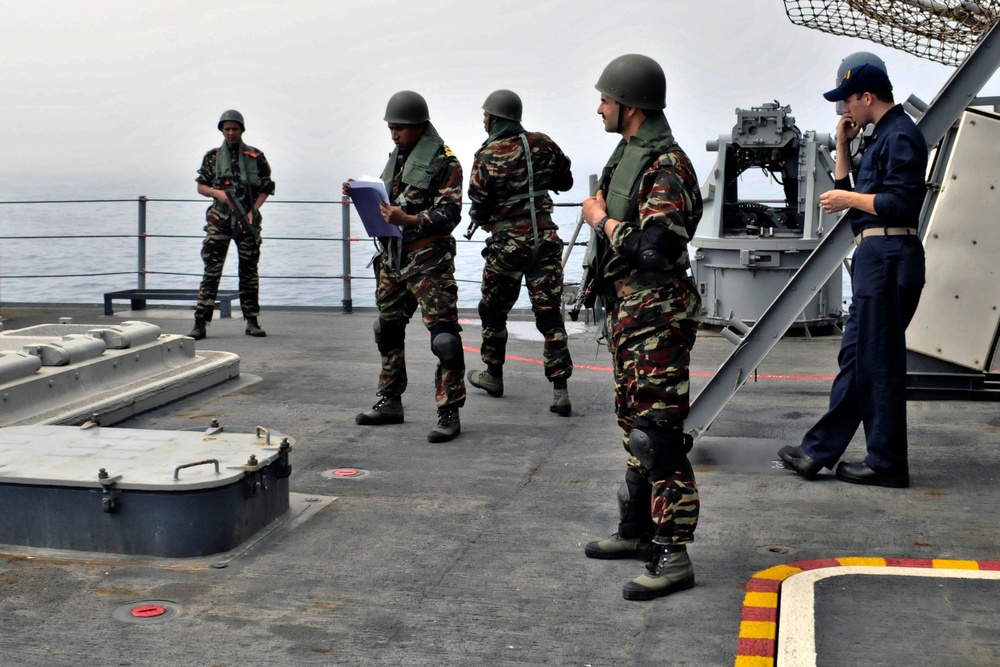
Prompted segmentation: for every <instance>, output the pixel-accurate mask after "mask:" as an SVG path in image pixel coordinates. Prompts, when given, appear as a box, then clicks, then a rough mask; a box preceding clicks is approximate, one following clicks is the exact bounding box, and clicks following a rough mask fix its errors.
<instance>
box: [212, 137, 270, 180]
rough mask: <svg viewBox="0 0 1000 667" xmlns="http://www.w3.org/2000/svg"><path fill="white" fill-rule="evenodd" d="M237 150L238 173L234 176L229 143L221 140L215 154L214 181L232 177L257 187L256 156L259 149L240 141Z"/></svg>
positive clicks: (258, 176)
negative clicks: (220, 144)
mask: <svg viewBox="0 0 1000 667" xmlns="http://www.w3.org/2000/svg"><path fill="white" fill-rule="evenodd" d="M237 150H238V151H239V161H240V175H239V176H236V175H235V174H234V173H233V157H232V153H231V152H230V150H229V144H227V143H225V142H223V143H222V147H221V148H219V150H218V152H217V153H216V154H215V179H216V181H220V180H229V179H232V180H234V181H236V182H237V183H249V184H250V186H251V187H253V188H259V187H260V173H259V171H258V169H257V156H258V155H259V154H260V151H259V150H257V149H256V148H254V147H253V146H247V145H246V144H245V143H243V142H242V141H241V142H240V145H239V148H238V149H237Z"/></svg>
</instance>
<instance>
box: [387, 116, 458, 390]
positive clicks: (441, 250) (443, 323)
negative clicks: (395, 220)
mask: <svg viewBox="0 0 1000 667" xmlns="http://www.w3.org/2000/svg"><path fill="white" fill-rule="evenodd" d="M430 136H433V137H435V138H438V137H437V133H436V131H435V130H434V129H433V126H432V125H431V124H430V123H429V122H428V124H427V130H426V131H425V134H424V137H425V138H428V137H430ZM438 139H439V138H438ZM411 154H412V153H411ZM393 155H394V156H395V159H393V157H390V162H389V164H388V165H387V166H386V174H385V175H389V174H391V183H390V187H389V188H388V194H389V201H390V202H391V203H392V204H393V205H395V206H399V207H400V208H402V209H403V212H404V213H407V214H409V215H416V216H417V217H418V218H419V221H420V222H419V224H418V225H417V226H415V227H406V228H404V229H403V230H402V232H403V237H402V239H397V238H392V239H390V238H380V239H379V240H380V243H381V248H380V250H379V254H378V255H377V256H376V258H375V278H376V288H375V303H376V305H377V306H378V311H379V319H378V324H377V326H378V334H377V337H376V338H377V341H378V348H379V352H380V353H381V356H382V371H381V374H380V375H379V387H378V388H379V393H381V394H391V395H397V396H398V395H400V394H402V393H403V392H404V391H406V386H407V376H406V360H405V347H404V342H403V341H404V337H405V333H406V325H407V324H408V323H409V321H410V318H411V317H412V316H413V313H414V312H416V309H417V306H418V305H419V306H420V310H421V313H422V319H423V324H424V326H425V327H427V329H428V331H430V333H431V338H432V340H433V339H434V337H435V336H437V335H438V334H440V333H447V334H452V335H454V336H456V337H457V338H458V341H459V347H458V351H457V355H456V356H455V358H453V359H451V360H449V361H440V360H439V362H438V365H437V368H436V370H435V372H434V385H435V402H436V403H437V406H438V408H439V409H440V408H451V407H454V408H458V407H462V406H463V405H464V404H465V379H464V378H463V374H464V372H465V358H464V355H463V354H462V350H461V338H460V334H459V332H460V331H461V330H462V328H461V326H459V324H458V284H457V283H456V282H455V238H454V237H453V236H452V235H451V232H452V230H454V229H455V226H456V225H457V224H458V222H459V220H460V219H461V207H462V166H461V165H460V164H459V162H458V158H456V157H455V155H454V153H452V152H451V150H450V149H449V148H448V147H447V146H443V145H442V147H441V148H440V150H438V151H437V153H436V154H435V155H434V158H433V160H432V161H431V163H430V165H429V166H428V167H427V172H428V173H429V174H430V181H429V185H428V187H426V188H421V187H415V186H414V185H412V184H406V183H404V182H403V174H404V167H405V166H406V161H407V158H408V157H409V156H407V155H403V154H398V155H397V154H396V152H394V153H393Z"/></svg>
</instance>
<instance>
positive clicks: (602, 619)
mask: <svg viewBox="0 0 1000 667" xmlns="http://www.w3.org/2000/svg"><path fill="white" fill-rule="evenodd" d="M0 314H2V315H3V317H4V319H5V322H4V326H5V328H6V329H7V330H10V329H14V328H21V327H25V326H32V325H35V324H42V323H53V322H56V321H58V318H59V317H67V316H69V317H73V318H74V321H75V322H77V323H88V324H89V323H95V324H106V323H109V322H118V321H123V320H129V319H142V320H146V321H149V322H152V323H154V324H157V325H159V326H160V327H162V328H163V331H164V332H165V333H186V332H187V331H188V330H189V329H190V326H191V323H192V321H191V313H190V311H183V310H167V309H164V310H157V309H151V310H148V311H143V312H128V311H122V312H118V313H116V314H115V315H114V316H113V317H105V316H104V315H103V312H102V309H101V308H100V307H99V306H93V307H90V308H62V307H52V308H45V309H19V308H14V307H5V308H4V310H3V311H2V313H0ZM372 318H373V315H372V313H370V312H369V313H355V314H353V315H343V314H340V313H338V312H332V311H331V312H324V311H275V310H269V311H265V312H264V313H263V316H262V317H261V324H262V326H263V327H264V328H265V329H266V330H267V332H268V337H267V338H263V339H255V338H251V337H249V336H245V335H244V334H243V323H242V321H240V320H239V319H233V320H218V321H217V322H215V323H213V325H212V327H211V328H210V329H209V338H207V339H206V340H204V341H200V342H199V347H200V348H203V349H207V350H223V351H230V352H235V353H237V354H239V356H240V359H241V362H240V364H241V371H242V377H241V379H240V380H239V381H236V382H231V383H227V384H225V385H222V386H220V387H218V388H216V389H212V390H209V391H207V392H204V393H202V394H200V395H197V396H194V397H190V398H187V399H184V400H182V401H180V402H177V403H174V404H172V405H169V406H166V407H164V408H160V409H157V410H155V411H153V412H150V413H147V414H145V415H142V416H140V417H138V418H136V419H133V420H130V421H129V422H126V423H124V424H122V425H123V426H129V427H133V428H151V429H186V428H193V427H201V426H207V425H208V423H209V421H210V420H211V419H212V418H218V419H219V420H220V421H221V422H222V423H223V424H233V425H253V424H262V425H265V426H269V427H271V428H274V429H277V430H279V431H281V432H283V433H287V434H289V435H291V436H293V437H294V438H295V440H296V443H297V444H296V448H295V451H294V452H293V453H292V458H291V462H292V466H293V469H292V477H291V489H292V492H293V493H294V494H296V495H297V496H301V497H304V498H308V497H315V498H318V499H322V500H323V501H324V502H325V501H326V499H328V498H330V497H335V498H336V499H335V500H334V501H332V502H330V503H329V504H327V505H325V507H324V509H323V510H322V511H318V512H315V513H313V514H311V515H309V516H308V518H306V519H305V520H303V521H302V522H301V523H299V524H298V525H296V526H294V527H289V528H288V529H285V530H279V531H277V532H276V533H275V534H274V535H273V536H271V537H269V538H267V539H265V540H263V541H262V542H261V543H260V544H259V545H256V546H255V547H254V548H252V549H249V550H248V551H246V552H245V553H242V554H240V555H239V557H237V558H234V559H232V560H231V561H229V562H228V564H227V566H226V567H221V568H216V567H211V564H210V563H206V562H204V561H197V562H192V563H189V564H187V565H185V564H184V563H163V562H157V561H155V560H149V559H145V560H143V559H125V558H112V557H102V556H97V557H92V558H89V559H87V560H80V559H65V558H62V557H61V556H62V555H61V554H31V555H32V556H33V557H31V558H25V557H23V555H16V553H15V554H14V555H10V554H9V555H7V556H6V557H3V558H0V627H3V629H4V630H3V632H2V633H0V656H3V657H2V658H0V664H4V665H6V664H12V665H26V666H27V665H78V664H105V665H139V664H154V665H173V664H199V665H271V664H284V665H487V664H488V665H580V666H584V665H592V666H594V667H597V666H606V665H650V666H652V665H662V664H671V665H677V666H680V665H686V666H690V667H703V666H712V665H733V664H742V665H766V664H772V662H769V661H767V660H766V659H764V658H760V659H753V658H748V657H746V655H745V653H743V648H745V647H746V646H749V645H751V644H752V643H751V644H748V643H746V642H742V643H741V640H740V636H741V631H742V630H741V628H742V627H745V626H741V619H742V617H743V614H744V603H745V598H746V596H747V593H746V588H747V584H748V582H749V581H751V579H752V578H753V577H754V576H755V574H757V573H760V572H762V571H768V570H772V569H773V568H779V569H780V568H781V567H782V566H787V565H794V564H795V563H801V562H804V561H815V560H821V559H844V558H848V557H860V558H868V559H871V558H875V559H878V558H882V559H886V558H888V559H913V560H927V559H940V560H955V561H963V562H976V563H979V562H990V561H997V560H1000V519H998V515H997V511H996V506H997V499H998V496H1000V486H998V480H1000V437H998V434H1000V412H998V410H997V405H996V404H994V403H956V402H911V403H910V404H909V412H910V443H911V444H910V470H911V478H912V486H911V488H909V489H903V490H893V489H882V488H867V487H859V486H853V485H848V484H843V483H841V482H839V481H837V480H835V479H834V478H833V477H832V474H829V473H826V474H821V476H820V478H819V479H818V480H817V481H814V482H807V481H804V480H802V479H800V478H799V477H797V476H795V475H793V474H791V473H789V472H787V471H784V470H782V469H781V468H780V465H779V464H778V463H777V456H776V451H777V449H778V447H780V446H781V445H784V444H792V443H795V442H797V440H798V438H800V437H801V435H802V433H803V432H804V431H805V430H806V429H807V428H808V427H809V426H811V424H812V422H813V421H814V420H815V419H816V418H817V417H818V416H819V415H820V414H821V413H822V412H823V410H824V408H825V406H826V404H827V398H828V391H829V386H830V379H831V377H832V375H833V374H834V373H835V371H836V355H837V349H838V347H839V340H838V339H836V338H814V339H786V340H783V341H781V342H780V343H779V344H778V345H777V347H776V348H775V350H774V351H773V352H772V353H771V355H770V356H769V357H768V359H767V360H766V361H765V362H764V364H762V366H761V367H760V369H758V371H759V372H758V378H757V381H756V382H753V381H751V383H749V384H748V385H747V386H745V387H744V388H743V389H742V390H740V392H739V393H738V394H737V395H736V397H735V398H734V400H733V401H732V402H731V403H730V405H729V407H728V408H727V409H726V410H725V411H724V412H723V413H722V414H721V415H720V417H719V418H718V420H717V421H716V422H715V424H714V425H713V427H712V428H711V429H710V430H709V432H708V434H707V435H706V436H705V437H704V438H702V440H701V441H699V443H698V444H696V446H695V451H694V453H693V461H694V463H695V468H696V471H697V475H698V482H699V486H700V489H701V497H702V514H701V522H700V525H699V527H698V531H697V534H696V542H695V543H694V544H693V545H692V546H691V547H690V554H691V558H692V561H693V562H694V565H695V569H696V576H697V581H698V585H697V586H696V587H695V588H694V589H692V590H690V591H685V592H682V593H678V594H676V595H673V596H669V597H666V598H661V599H659V600H655V601H652V602H627V601H625V600H623V599H622V597H621V586H622V584H624V583H625V582H626V581H628V580H630V579H632V578H633V577H635V576H637V575H638V574H639V573H640V571H641V570H642V565H641V564H640V563H638V562H634V561H617V562H616V561H597V560H589V559H587V558H585V557H584V556H583V551H582V546H583V544H584V543H585V542H587V541H590V540H593V539H598V538H601V537H603V536H606V535H607V534H609V533H611V532H613V531H614V529H615V527H616V524H617V506H616V501H615V493H616V490H617V488H618V486H619V484H620V483H621V481H622V478H623V473H624V461H625V456H624V453H623V451H622V449H621V447H620V435H619V431H618V428H617V426H616V424H615V420H614V417H613V414H612V391H613V388H612V379H611V373H610V369H609V367H610V359H609V355H608V353H607V351H606V349H604V348H603V347H601V346H599V345H598V344H597V343H595V342H594V337H595V334H594V331H593V328H590V329H585V328H581V329H579V330H577V331H576V332H575V333H573V335H572V336H571V343H570V345H571V351H572V353H573V357H574V361H575V363H576V365H577V369H576V371H575V374H574V376H573V378H572V380H571V381H570V395H571V398H572V401H573V408H574V411H573V414H572V416H571V417H568V418H564V417H559V416H557V415H554V414H552V413H550V412H549V410H548V401H549V398H550V395H551V390H550V387H549V385H548V383H547V382H545V380H544V377H543V374H542V369H541V366H540V364H539V363H538V359H539V358H540V356H541V343H540V341H538V340H537V334H535V333H534V326H533V323H531V322H520V323H518V325H517V327H516V330H517V331H518V335H512V336H511V340H510V344H509V350H508V352H509V355H510V361H509V362H508V365H507V368H506V372H505V391H506V393H505V395H504V397H503V398H500V399H495V398H491V397H489V396H487V395H486V394H485V393H483V392H479V391H478V390H475V389H473V388H471V387H470V395H469V400H468V403H467V405H466V407H465V408H464V409H463V410H462V412H461V419H462V435H461V436H460V437H459V438H457V439H456V440H454V441H452V442H449V443H444V444H430V443H428V442H427V440H426V435H427V433H428V431H429V430H430V428H431V427H432V426H433V424H434V422H435V408H434V400H433V383H432V373H433V367H434V363H435V361H436V360H435V358H434V357H433V356H432V354H431V352H430V349H429V345H428V342H427V338H426V337H425V336H426V333H425V332H424V331H423V330H422V329H421V328H420V327H419V324H418V323H417V322H414V326H411V327H410V328H409V341H408V343H409V344H408V348H407V362H408V368H409V376H410V388H409V390H408V391H407V393H406V394H405V395H404V406H405V410H406V421H405V423H404V424H401V425H397V426H382V427H362V426H357V425H356V424H355V422H354V416H355V414H357V413H358V412H359V411H361V410H364V409H366V408H368V407H370V406H371V405H372V404H373V403H374V402H375V400H377V397H376V396H375V385H376V379H377V373H378V358H377V354H376V350H375V345H374V341H373V340H372V336H371V320H372ZM464 326H465V331H464V343H465V345H466V349H467V352H466V363H467V365H468V367H469V368H478V367H479V360H478V353H477V352H476V349H477V348H478V345H479V335H480V328H479V326H478V322H477V321H476V320H475V319H472V320H470V321H469V322H467V323H465V325H464ZM730 349H731V346H730V344H729V343H728V342H726V341H725V340H723V339H721V338H719V337H717V336H714V335H711V334H706V335H704V336H702V337H701V338H700V339H699V341H698V343H697V345H696V346H695V348H694V352H693V372H694V376H693V379H692V384H693V393H694V394H695V395H697V393H698V391H700V389H701V387H703V386H704V385H705V384H706V382H707V380H708V378H709V377H710V376H711V374H712V372H713V371H714V370H715V369H716V368H718V366H719V365H720V364H721V363H722V362H723V361H724V359H725V358H726V356H727V355H728V353H729V351H730ZM861 456H863V443H862V441H861V436H860V435H859V436H858V437H857V438H856V439H855V443H854V444H853V445H852V448H851V449H850V450H849V451H848V458H849V459H856V458H860V457H861ZM342 468H351V469H358V470H361V471H364V472H365V473H367V474H363V475H360V476H358V477H357V478H336V477H333V476H331V475H330V474H329V471H331V470H334V469H342ZM324 473H326V474H324ZM9 551H12V552H16V550H9ZM871 576H873V577H874V579H872V578H869V579H865V580H864V581H861V580H860V579H859V578H858V577H860V575H858V577H831V578H827V579H824V580H823V582H824V583H823V584H822V586H820V585H819V584H817V586H818V588H817V589H816V593H815V601H814V604H813V605H812V607H811V608H812V610H813V611H814V613H815V614H816V617H817V620H816V621H815V624H814V627H815V630H816V642H815V645H816V646H817V650H818V653H819V655H818V656H817V657H816V658H815V664H819V665H823V666H833V665H845V666H846V665H862V664H863V665H882V664H884V665H892V664H907V665H924V664H926V665H949V666H957V665H995V664H998V663H1000V646H998V642H997V640H996V637H997V636H998V633H997V631H996V628H997V627H998V621H997V618H998V615H1000V612H998V603H997V599H998V597H1000V596H997V595H995V594H992V595H990V594H984V592H983V591H984V590H986V589H985V588H981V587H977V586H975V585H971V586H970V585H968V584H967V583H960V582H964V581H965V580H959V582H958V583H957V582H956V581H952V580H949V582H948V584H947V586H948V588H947V590H945V589H943V588H942V589H941V591H938V590H937V589H934V584H933V583H931V580H921V583H920V586H922V587H923V588H921V587H918V586H910V585H909V584H908V581H911V580H910V579H908V578H906V577H890V576H878V575H871ZM789 581H790V580H789ZM838 581H839V582H840V583H841V584H843V585H839V584H837V583H836V582H838ZM870 581H877V582H878V583H876V584H871V583H866V582H870ZM845 582H849V583H845ZM986 585H989V586H992V587H993V588H990V589H989V590H993V591H995V589H996V584H984V586H986ZM831 586H832V587H834V588H831ZM837 586H840V587H837ZM928 587H929V588H928ZM932 592H933V593H935V594H934V595H931V593H932ZM901 595H902V596H903V597H899V596H901ZM151 600H152V601H155V600H160V601H165V602H166V603H168V606H170V608H171V610H172V611H173V612H174V613H172V614H170V615H169V618H166V619H164V620H162V621H161V622H155V623H142V622H125V621H122V620H121V613H120V611H118V610H120V609H121V608H122V607H123V606H126V605H130V604H135V603H139V602H142V601H151ZM891 600H898V602H891ZM780 604H781V605H782V606H785V605H786V604H792V602H791V601H789V600H786V599H785V598H784V597H782V598H781V599H780ZM914 605H920V606H914ZM894 610H906V611H907V614H909V617H908V618H909V621H906V622H903V620H902V619H901V620H900V622H899V623H896V622H895V621H894V620H893V619H894V618H895V616H894V614H893V612H894ZM803 613H805V612H803ZM921 618H927V619H928V623H930V621H931V620H933V626H932V629H931V630H930V632H931V633H933V634H934V635H936V636H940V637H943V638H949V640H948V641H940V642H938V643H937V644H936V645H932V646H931V647H930V648H928V649H927V650H925V651H922V652H920V653H914V652H913V651H912V650H911V649H910V648H907V647H908V646H910V645H912V644H914V643H915V640H917V639H920V640H925V639H926V636H927V634H928V629H927V627H925V626H923V625H922V624H921V623H920V622H919V619H921ZM928 627H929V626H928ZM959 645H961V646H963V647H965V648H964V650H962V651H958V650H956V649H955V648H954V647H955V646H959ZM935 646H936V647H937V648H939V649H940V652H939V653H934V651H935V650H936V649H935ZM738 654H741V655H742V657H738ZM786 664H792V663H786ZM802 664H810V663H808V662H806V663H802ZM795 667H799V665H798V664H796V665H795Z"/></svg>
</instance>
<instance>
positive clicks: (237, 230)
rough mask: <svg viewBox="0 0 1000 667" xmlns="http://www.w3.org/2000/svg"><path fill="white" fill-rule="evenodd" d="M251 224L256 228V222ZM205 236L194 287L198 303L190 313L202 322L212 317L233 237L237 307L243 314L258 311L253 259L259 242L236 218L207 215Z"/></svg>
mask: <svg viewBox="0 0 1000 667" xmlns="http://www.w3.org/2000/svg"><path fill="white" fill-rule="evenodd" d="M259 219H260V217H259V215H258V220H257V221H255V223H254V226H255V227H257V232H258V233H259V232H260V222H259ZM205 232H206V236H205V240H204V241H203V242H202V244H201V259H202V261H203V262H204V263H205V274H204V276H203V277H202V279H201V286H200V287H199V289H198V305H197V306H196V308H195V311H194V316H195V317H197V318H201V319H203V320H205V321H206V322H211V321H212V313H213V312H214V309H215V297H216V295H217V294H218V293H219V281H220V280H221V279H222V267H223V266H224V265H225V263H226V255H227V254H228V253H229V243H230V242H231V241H236V252H237V254H238V256H239V262H240V265H239V280H240V308H241V309H242V310H243V317H257V316H258V315H259V314H260V303H259V301H258V299H259V294H260V277H259V274H258V272H257V263H258V262H259V261H260V242H259V241H258V240H257V238H255V237H254V235H253V234H251V233H250V232H249V231H248V230H245V229H244V228H243V227H242V226H241V225H239V224H237V222H236V218H234V217H228V218H212V217H210V218H208V222H207V223H206V224H205Z"/></svg>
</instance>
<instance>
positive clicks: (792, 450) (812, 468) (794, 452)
mask: <svg viewBox="0 0 1000 667" xmlns="http://www.w3.org/2000/svg"><path fill="white" fill-rule="evenodd" d="M778 456H780V457H781V460H782V461H784V462H785V464H786V465H785V467H786V468H789V469H791V470H794V471H795V472H797V473H798V474H800V475H801V476H802V477H804V478H806V479H816V473H818V472H819V471H820V470H822V469H823V464H822V463H820V462H819V461H816V460H814V459H813V457H811V456H809V455H808V454H806V453H805V452H804V451H803V450H802V447H792V446H788V447H782V448H781V449H779V450H778Z"/></svg>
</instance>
